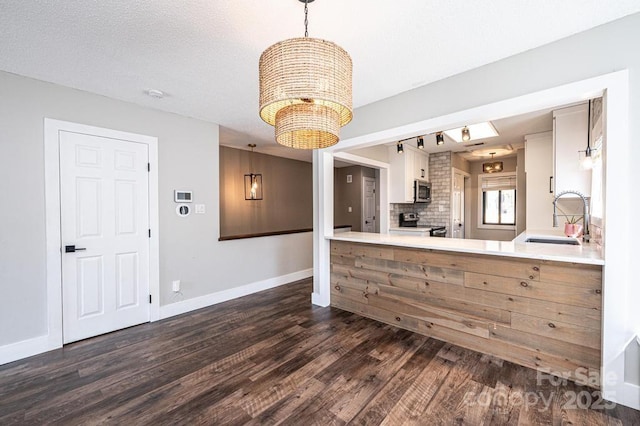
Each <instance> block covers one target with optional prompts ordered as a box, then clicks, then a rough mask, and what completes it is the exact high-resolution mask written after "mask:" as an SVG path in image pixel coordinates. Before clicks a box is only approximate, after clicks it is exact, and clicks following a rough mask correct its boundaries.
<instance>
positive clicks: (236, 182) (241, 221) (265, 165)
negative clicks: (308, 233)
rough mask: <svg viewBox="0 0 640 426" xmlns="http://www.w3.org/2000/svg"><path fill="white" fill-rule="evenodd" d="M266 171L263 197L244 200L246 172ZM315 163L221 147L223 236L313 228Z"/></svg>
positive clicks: (263, 175)
mask: <svg viewBox="0 0 640 426" xmlns="http://www.w3.org/2000/svg"><path fill="white" fill-rule="evenodd" d="M250 172H253V173H262V182H263V193H264V196H263V199H262V200H256V201H248V200H245V199H244V175H245V173H250ZM312 179H313V175H312V170H311V163H307V162H304V161H297V160H291V159H288V158H281V157H274V156H271V155H265V154H260V153H257V152H254V153H253V158H251V152H250V151H246V150H242V149H235V148H229V147H224V146H221V147H220V237H221V238H224V237H233V236H240V235H248V234H249V235H250V234H262V233H270V232H285V231H291V230H300V229H312V228H313V180H312Z"/></svg>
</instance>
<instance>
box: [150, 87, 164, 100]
mask: <svg viewBox="0 0 640 426" xmlns="http://www.w3.org/2000/svg"><path fill="white" fill-rule="evenodd" d="M147 95H149V96H151V97H152V98H156V99H162V98H164V92H163V91H162V90H158V89H149V90H147Z"/></svg>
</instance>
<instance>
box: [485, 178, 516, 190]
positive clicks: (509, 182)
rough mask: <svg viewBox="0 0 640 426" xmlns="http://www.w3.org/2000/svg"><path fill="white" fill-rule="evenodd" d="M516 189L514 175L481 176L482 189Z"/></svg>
mask: <svg viewBox="0 0 640 426" xmlns="http://www.w3.org/2000/svg"><path fill="white" fill-rule="evenodd" d="M507 189H516V177H515V175H514V176H487V177H483V178H482V190H483V191H498V190H507Z"/></svg>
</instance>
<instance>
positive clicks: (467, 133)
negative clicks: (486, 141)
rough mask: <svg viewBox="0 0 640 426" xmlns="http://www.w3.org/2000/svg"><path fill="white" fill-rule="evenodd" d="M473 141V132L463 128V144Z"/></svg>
mask: <svg viewBox="0 0 640 426" xmlns="http://www.w3.org/2000/svg"><path fill="white" fill-rule="evenodd" d="M470 140H471V132H470V131H469V128H468V127H467V126H464V127H463V128H462V142H469V141H470Z"/></svg>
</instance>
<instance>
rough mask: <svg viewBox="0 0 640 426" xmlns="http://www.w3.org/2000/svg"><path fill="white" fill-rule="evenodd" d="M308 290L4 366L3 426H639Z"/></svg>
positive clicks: (616, 412)
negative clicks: (322, 300)
mask: <svg viewBox="0 0 640 426" xmlns="http://www.w3.org/2000/svg"><path fill="white" fill-rule="evenodd" d="M310 293H311V281H310V280H306V281H302V282H297V283H293V284H290V285H286V286H282V287H279V288H276V289H273V290H268V291H265V292H262V293H258V294H254V295H251V296H247V297H244V298H241V299H237V300H233V301H230V302H226V303H223V304H220V305H216V306H213V307H210V308H206V309H201V310H199V311H195V312H193V313H190V314H185V315H181V316H178V317H173V318H170V319H168V320H164V321H159V322H156V323H153V324H145V325H141V326H137V327H132V328H130V329H127V330H122V331H118V332H114V333H111V334H107V335H104V336H99V337H95V338H92V339H88V340H85V341H82V342H78V343H74V344H71V345H68V346H65V347H64V348H63V349H60V350H55V351H52V352H48V353H46V354H42V355H39V356H35V357H31V358H28V359H25V360H22V361H18V362H14V363H11V364H7V365H5V366H2V367H0V425H6V424H20V425H23V424H50V423H53V424H64V425H73V424H104V423H106V424H131V425H133V424H135V425H139V424H155V425H161V424H189V425H193V424H216V425H224V424H250V425H258V424H260V425H261V424H278V423H283V424H296V425H298V424H301V425H311V424H321V425H327V424H338V425H340V424H346V423H350V424H357V425H376V424H388V425H401V424H402V425H404V424H419V425H430V424H447V425H448V424H469V425H479V424H486V425H497V424H509V425H512V424H525V425H527V424H531V425H538V424H554V425H555V424H574V425H586V424H589V425H597V424H629V425H633V424H635V425H637V424H640V412H638V411H634V410H631V409H628V408H625V407H622V406H616V407H614V408H609V409H605V408H600V409H584V408H575V409H574V408H572V406H575V405H577V406H578V407H579V406H585V405H590V404H587V403H591V404H595V405H603V404H606V401H604V402H603V401H598V400H597V398H596V397H593V390H592V389H589V388H584V387H580V386H577V385H575V384H573V383H571V382H569V383H568V384H566V385H556V384H554V383H550V381H543V382H542V383H540V384H537V383H536V378H537V373H536V372H535V371H533V370H531V369H528V368H524V367H520V366H517V365H515V364H512V363H509V362H506V361H501V360H499V359H497V358H492V357H489V356H485V355H482V354H480V353H477V352H473V351H469V350H466V349H462V348H460V347H456V346H453V345H449V344H445V343H443V342H441V341H438V340H435V339H430V338H427V337H423V336H420V335H418V334H415V333H411V332H409V331H405V330H401V329H397V328H394V327H392V326H387V325H384V324H380V323H377V322H375V321H372V320H369V319H365V318H362V317H359V316H358V315H354V314H350V313H348V312H344V311H340V310H338V309H335V308H319V307H314V306H312V305H311V303H310ZM573 396H579V398H581V399H578V400H577V401H576V400H573ZM572 400H573V401H572ZM596 408H597V407H596Z"/></svg>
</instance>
